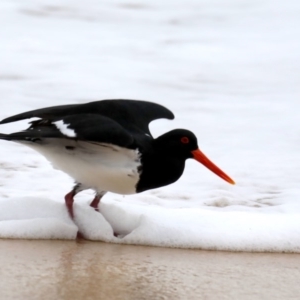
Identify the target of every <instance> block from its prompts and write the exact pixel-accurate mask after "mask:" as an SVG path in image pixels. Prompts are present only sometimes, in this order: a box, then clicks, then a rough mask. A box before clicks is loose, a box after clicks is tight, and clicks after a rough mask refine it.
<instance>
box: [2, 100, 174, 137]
mask: <svg viewBox="0 0 300 300" xmlns="http://www.w3.org/2000/svg"><path fill="white" fill-rule="evenodd" d="M81 114H93V115H102V116H105V117H108V118H110V119H112V120H114V121H115V122H117V123H119V124H120V125H121V126H123V127H124V128H125V129H127V130H129V131H132V132H137V133H147V134H150V131H149V128H148V126H149V123H150V122H151V121H154V120H156V119H160V118H166V119H174V115H173V113H172V112H171V111H170V110H168V109H167V108H165V107H164V106H162V105H159V104H156V103H152V102H147V101H139V100H122V99H118V100H102V101H95V102H90V103H85V104H72V105H61V106H53V107H47V108H42V109H37V110H33V111H29V112H25V113H21V114H18V115H15V116H12V117H9V118H6V119H4V120H2V121H1V122H0V124H5V123H9V122H15V121H19V120H24V119H29V118H34V117H37V118H41V119H48V120H53V119H57V118H65V117H67V116H70V115H81ZM78 117H79V116H78Z"/></svg>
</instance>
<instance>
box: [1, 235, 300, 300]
mask: <svg viewBox="0 0 300 300" xmlns="http://www.w3.org/2000/svg"><path fill="white" fill-rule="evenodd" d="M299 260H300V254H272V253H271V254H267V253H233V252H217V251H216V252H215V251H201V250H181V249H167V248H156V247H142V246H128V245H115V244H106V243H100V242H88V241H83V242H75V241H41V240H39V241H30V240H24V241H22V240H0V279H1V280H0V299H1V300H2V299H5V300H10V299H22V300H24V299H31V300H35V299H39V300H40V299H43V300H48V299H68V300H70V299H85V300H88V299H122V300H124V299H125V300H126V299H130V300H135V299H138V300H141V299H243V300H244V299H299V295H300V284H299V280H300V267H299V266H300V263H299Z"/></svg>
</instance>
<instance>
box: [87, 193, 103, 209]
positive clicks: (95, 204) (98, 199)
mask: <svg viewBox="0 0 300 300" xmlns="http://www.w3.org/2000/svg"><path fill="white" fill-rule="evenodd" d="M100 199H101V197H99V196H95V198H94V200H93V201H92V202H91V204H90V206H91V207H93V208H95V210H96V211H99V208H98V205H99V202H100Z"/></svg>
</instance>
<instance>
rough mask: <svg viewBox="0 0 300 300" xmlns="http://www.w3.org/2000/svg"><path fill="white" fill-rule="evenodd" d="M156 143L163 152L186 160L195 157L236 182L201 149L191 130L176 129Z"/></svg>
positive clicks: (231, 181)
mask: <svg viewBox="0 0 300 300" xmlns="http://www.w3.org/2000/svg"><path fill="white" fill-rule="evenodd" d="M154 143H155V147H157V148H158V149H159V151H160V152H161V153H164V154H167V155H168V156H170V157H177V158H178V159H184V160H185V159H188V158H193V159H195V160H197V161H198V162H200V163H201V164H203V165H204V166H205V167H207V168H208V169H209V170H211V171H212V172H214V173H215V174H216V175H218V176H220V177H221V178H223V179H224V180H226V181H227V182H229V183H231V184H234V181H233V180H232V179H231V178H230V177H229V176H228V175H226V174H225V173H224V172H223V171H222V170H221V169H219V168H218V167H217V166H216V165H215V164H214V163H213V162H211V161H210V160H209V159H208V158H207V157H206V156H205V155H204V154H203V153H202V152H201V151H200V150H199V147H198V141H197V138H196V136H195V135H194V134H193V133H192V132H191V131H189V130H186V129H175V130H172V131H169V132H167V133H165V134H163V135H161V136H160V137H158V138H157V139H156V140H155V141H154Z"/></svg>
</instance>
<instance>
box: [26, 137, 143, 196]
mask: <svg viewBox="0 0 300 300" xmlns="http://www.w3.org/2000/svg"><path fill="white" fill-rule="evenodd" d="M26 145H27V146H30V147H31V148H33V149H34V150H36V151H38V152H39V153H41V154H42V155H43V156H45V157H46V158H47V159H48V160H49V161H50V162H51V163H52V165H53V167H54V168H56V169H59V170H61V171H63V172H65V173H67V174H68V175H70V176H71V177H72V178H74V179H75V180H76V181H77V182H79V183H82V184H84V185H85V186H86V187H88V188H93V189H95V190H98V191H109V192H113V193H118V194H134V193H136V185H137V183H138V181H139V179H140V176H139V172H138V167H139V166H140V164H141V162H140V154H139V152H138V151H137V150H130V149H126V148H122V147H118V146H114V145H111V144H104V143H91V142H82V141H73V140H67V139H54V138H53V139H46V140H44V141H42V142H41V143H30V144H29V143H26Z"/></svg>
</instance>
